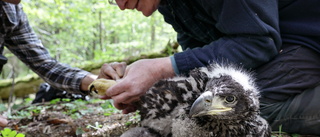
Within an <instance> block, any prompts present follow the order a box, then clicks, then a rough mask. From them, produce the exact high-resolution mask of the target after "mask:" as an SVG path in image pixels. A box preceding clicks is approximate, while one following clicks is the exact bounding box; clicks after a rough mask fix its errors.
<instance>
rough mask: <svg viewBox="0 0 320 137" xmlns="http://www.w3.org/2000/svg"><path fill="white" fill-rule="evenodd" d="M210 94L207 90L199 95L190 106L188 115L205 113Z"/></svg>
mask: <svg viewBox="0 0 320 137" xmlns="http://www.w3.org/2000/svg"><path fill="white" fill-rule="evenodd" d="M211 99H212V94H211V92H209V91H207V92H205V93H203V94H201V95H200V97H198V98H197V99H196V101H194V103H193V104H192V106H191V109H190V112H189V117H197V116H202V115H205V114H206V113H207V112H208V109H209V108H210V106H211Z"/></svg>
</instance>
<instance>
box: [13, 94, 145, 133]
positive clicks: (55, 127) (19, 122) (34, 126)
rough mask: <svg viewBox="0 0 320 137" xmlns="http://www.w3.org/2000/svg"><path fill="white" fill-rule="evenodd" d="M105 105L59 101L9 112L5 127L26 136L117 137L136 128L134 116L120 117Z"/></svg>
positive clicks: (92, 102) (135, 116)
mask: <svg viewBox="0 0 320 137" xmlns="http://www.w3.org/2000/svg"><path fill="white" fill-rule="evenodd" d="M110 105H111V104H110V103H109V102H106V101H105V102H102V101H98V100H95V101H90V102H87V101H81V100H76V101H72V102H70V101H63V102H47V103H40V104H33V105H31V106H28V107H23V108H20V109H18V110H17V111H14V112H13V113H12V118H9V119H8V120H9V124H8V126H7V127H8V128H10V129H12V130H16V131H17V132H18V133H22V134H24V135H26V137H118V136H120V135H121V134H122V133H123V132H125V131H126V130H128V129H129V128H131V127H134V126H137V125H138V123H139V120H140V117H139V115H138V114H137V113H131V114H127V115H124V114H121V112H120V111H117V110H116V109H114V108H111V107H112V106H110Z"/></svg>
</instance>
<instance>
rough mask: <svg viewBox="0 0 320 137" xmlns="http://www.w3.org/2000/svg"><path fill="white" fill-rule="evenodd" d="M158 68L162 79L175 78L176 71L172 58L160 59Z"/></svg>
mask: <svg viewBox="0 0 320 137" xmlns="http://www.w3.org/2000/svg"><path fill="white" fill-rule="evenodd" d="M158 64H160V65H159V66H158V68H159V69H160V70H159V72H160V73H159V74H160V77H161V79H165V78H171V77H174V76H175V73H174V69H173V68H172V64H171V59H170V57H165V58H160V63H158Z"/></svg>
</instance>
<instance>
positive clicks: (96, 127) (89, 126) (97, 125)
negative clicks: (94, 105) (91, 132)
mask: <svg viewBox="0 0 320 137" xmlns="http://www.w3.org/2000/svg"><path fill="white" fill-rule="evenodd" d="M87 128H94V129H96V130H99V129H101V128H102V125H101V124H99V122H96V123H95V125H94V126H92V125H90V124H89V125H88V126H87Z"/></svg>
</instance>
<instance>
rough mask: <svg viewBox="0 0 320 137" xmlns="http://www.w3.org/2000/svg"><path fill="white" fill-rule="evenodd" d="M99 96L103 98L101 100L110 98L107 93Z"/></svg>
mask: <svg viewBox="0 0 320 137" xmlns="http://www.w3.org/2000/svg"><path fill="white" fill-rule="evenodd" d="M99 98H100V99H103V100H106V99H111V97H109V96H107V95H104V96H100V97H99Z"/></svg>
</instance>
